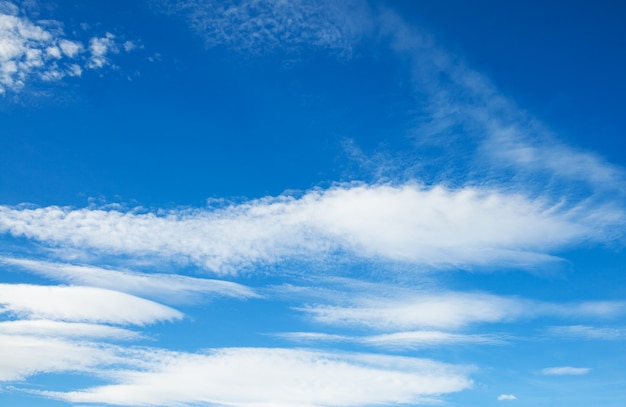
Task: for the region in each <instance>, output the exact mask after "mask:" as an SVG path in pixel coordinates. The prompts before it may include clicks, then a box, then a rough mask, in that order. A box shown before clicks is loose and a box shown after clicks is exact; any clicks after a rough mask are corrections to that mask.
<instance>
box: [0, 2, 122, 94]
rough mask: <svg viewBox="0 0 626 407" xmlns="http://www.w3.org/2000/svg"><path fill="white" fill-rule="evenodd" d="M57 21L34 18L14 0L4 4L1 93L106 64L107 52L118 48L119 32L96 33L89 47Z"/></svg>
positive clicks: (0, 32) (0, 23) (0, 41)
mask: <svg viewBox="0 0 626 407" xmlns="http://www.w3.org/2000/svg"><path fill="white" fill-rule="evenodd" d="M60 26H61V24H60V23H59V22H57V21H52V20H48V21H43V22H33V21H31V20H30V19H29V18H28V17H27V16H24V15H22V14H21V13H20V9H19V8H18V7H16V6H14V5H12V4H11V3H6V2H5V3H4V6H3V7H2V8H0V94H4V93H7V91H11V92H17V91H19V90H21V89H22V88H24V87H25V86H26V85H27V84H28V83H30V82H37V81H44V82H54V81H59V80H61V79H63V78H64V77H72V76H81V75H82V72H83V68H85V67H89V68H93V69H96V68H102V67H104V66H106V65H108V64H109V63H110V61H109V60H108V59H107V54H110V53H111V52H118V49H119V46H118V44H117V42H116V40H115V36H113V35H112V34H110V33H107V34H106V35H105V36H103V37H93V38H91V40H90V41H89V46H88V47H86V46H85V45H84V44H83V43H82V42H81V41H80V40H72V39H68V38H66V36H65V34H64V33H63V31H62V30H61V29H60V28H59V27H60Z"/></svg>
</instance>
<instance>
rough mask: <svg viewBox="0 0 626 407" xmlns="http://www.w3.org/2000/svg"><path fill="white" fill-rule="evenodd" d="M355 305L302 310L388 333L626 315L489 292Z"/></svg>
mask: <svg viewBox="0 0 626 407" xmlns="http://www.w3.org/2000/svg"><path fill="white" fill-rule="evenodd" d="M344 301H352V302H353V303H352V304H351V305H347V306H346V305H309V306H306V307H302V308H299V309H300V310H301V311H303V312H305V313H307V314H308V315H310V316H311V318H313V319H314V320H315V321H317V322H320V323H324V324H331V325H341V326H360V327H368V328H375V329H383V330H387V331H392V332H393V331H398V330H415V329H423V328H427V329H430V328H436V329H446V330H450V329H461V328H465V327H467V326H468V325H471V324H480V323H498V322H511V321H514V320H518V319H520V318H531V317H537V316H553V317H566V318H581V317H592V318H611V317H614V316H616V315H619V314H621V313H623V312H624V310H625V308H626V304H625V303H624V302H620V301H612V302H611V301H598V302H580V303H572V304H557V303H547V302H540V301H533V300H528V299H520V298H515V297H503V296H497V295H493V294H485V293H464V292H440V293H436V292H423V293H419V292H416V293H414V294H412V295H406V294H405V296H404V297H399V298H373V297H370V298H366V297H359V298H355V299H351V300H350V299H348V300H346V299H345V298H344Z"/></svg>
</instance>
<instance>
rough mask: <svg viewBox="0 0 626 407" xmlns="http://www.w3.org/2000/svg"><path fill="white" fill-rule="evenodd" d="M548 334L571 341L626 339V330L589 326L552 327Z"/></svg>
mask: <svg viewBox="0 0 626 407" xmlns="http://www.w3.org/2000/svg"><path fill="white" fill-rule="evenodd" d="M547 332H548V334H550V335H553V336H557V337H561V338H570V339H599V340H621V339H624V338H626V328H615V327H594V326H587V325H564V326H552V327H550V328H548V330H547Z"/></svg>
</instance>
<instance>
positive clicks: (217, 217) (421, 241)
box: [0, 184, 624, 273]
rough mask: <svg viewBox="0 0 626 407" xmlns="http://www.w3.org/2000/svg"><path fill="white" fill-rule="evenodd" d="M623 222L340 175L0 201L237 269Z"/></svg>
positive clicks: (40, 224) (119, 240)
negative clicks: (254, 185)
mask: <svg viewBox="0 0 626 407" xmlns="http://www.w3.org/2000/svg"><path fill="white" fill-rule="evenodd" d="M623 222H624V214H623V211H622V210H621V209H619V208H616V207H613V206H610V205H606V206H587V205H586V204H578V205H573V206H567V205H562V204H550V203H548V202H546V201H544V200H541V199H536V198H535V199H531V198H529V197H525V196H522V195H519V194H512V193H506V192H502V191H498V190H493V189H478V188H461V189H457V190H451V189H446V188H442V187H433V188H424V187H421V186H419V185H415V184H404V185H399V186H391V185H342V186H335V187H332V188H330V189H328V190H312V191H309V192H307V193H306V194H304V195H303V196H301V197H300V198H296V197H292V196H287V195H284V196H280V197H276V198H264V199H260V200H255V201H249V202H246V203H242V204H239V205H231V206H228V207H226V208H221V209H215V210H209V209H197V210H179V211H176V210H173V211H170V212H166V213H159V214H157V213H136V212H133V211H129V212H122V211H118V210H104V209H102V210H101V209H87V208H85V209H71V208H60V207H45V208H34V209H33V208H20V207H7V206H0V232H3V233H10V234H11V235H13V236H17V237H26V238H29V239H33V240H37V241H40V242H43V243H46V244H48V245H50V246H52V247H57V246H61V245H63V246H64V247H73V248H77V249H83V250H91V251H92V252H93V253H96V254H97V253H101V254H107V255H132V256H144V258H155V257H156V258H159V259H163V258H169V259H170V260H175V261H177V262H191V263H194V264H197V265H199V266H201V267H204V268H206V269H209V270H212V271H215V272H219V273H228V272H231V273H232V272H234V271H236V270H237V269H238V268H242V267H243V268H245V267H250V266H253V265H263V264H275V263H277V262H281V261H284V260H290V259H296V258H297V259H301V260H309V261H310V260H321V259H327V260H328V259H331V258H332V256H334V255H336V254H343V255H344V257H345V256H348V257H353V258H354V257H356V258H361V259H377V260H385V261H396V262H407V263H412V264H421V265H428V266H432V267H446V266H457V267H472V266H485V265H487V266H493V265H499V266H502V265H509V266H510V265H515V266H529V265H535V264H537V263H540V262H545V261H550V260H554V258H553V257H551V256H550V254H549V252H550V250H553V249H557V248H562V247H567V246H569V245H573V244H578V243H581V242H584V241H600V242H602V241H606V240H610V239H612V238H613V237H614V236H613V235H612V232H613V231H614V230H615V228H616V227H617V225H621V224H623Z"/></svg>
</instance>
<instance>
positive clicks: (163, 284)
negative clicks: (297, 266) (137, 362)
mask: <svg viewBox="0 0 626 407" xmlns="http://www.w3.org/2000/svg"><path fill="white" fill-rule="evenodd" d="M0 264H5V265H11V266H16V267H20V268H23V269H26V270H28V271H30V272H32V273H36V274H39V275H42V276H45V277H47V278H49V279H52V280H56V281H60V282H63V283H67V284H73V285H81V286H89V287H99V288H105V289H110V290H115V291H122V292H125V293H129V294H133V295H138V296H141V297H146V298H151V299H156V300H159V301H162V302H165V303H170V304H177V303H181V302H188V301H192V300H197V299H199V298H202V297H205V298H206V297H214V296H220V297H234V298H241V299H245V298H258V297H259V295H258V294H256V293H255V292H254V291H253V290H252V289H250V288H248V287H246V286H244V285H241V284H237V283H234V282H230V281H224V280H213V279H206V278H195V277H188V276H182V275H179V274H159V273H139V272H133V271H128V270H123V271H121V270H112V269H105V268H101V267H94V266H85V265H73V264H66V263H52V262H46V261H39V260H30V259H20V258H10V257H0Z"/></svg>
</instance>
